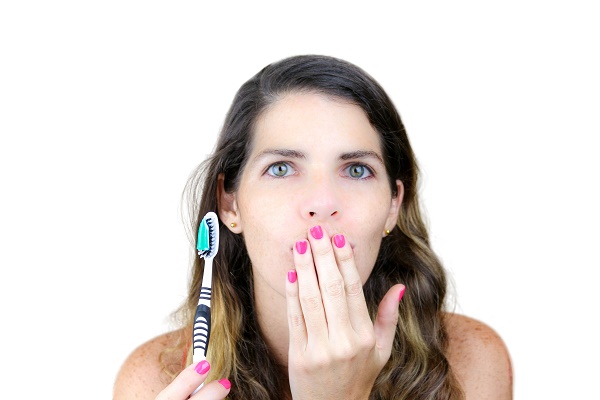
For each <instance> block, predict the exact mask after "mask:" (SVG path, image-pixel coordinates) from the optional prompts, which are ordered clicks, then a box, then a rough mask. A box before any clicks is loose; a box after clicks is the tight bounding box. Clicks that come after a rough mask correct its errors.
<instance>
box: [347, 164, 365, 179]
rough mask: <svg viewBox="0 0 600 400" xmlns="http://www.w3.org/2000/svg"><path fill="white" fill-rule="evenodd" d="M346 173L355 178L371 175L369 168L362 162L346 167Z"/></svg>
mask: <svg viewBox="0 0 600 400" xmlns="http://www.w3.org/2000/svg"><path fill="white" fill-rule="evenodd" d="M347 171H348V175H349V176H350V177H351V178H355V179H364V178H368V177H369V176H371V170H370V169H369V168H368V167H367V166H366V165H363V164H352V165H351V166H349V167H348V169H347Z"/></svg>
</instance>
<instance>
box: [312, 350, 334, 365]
mask: <svg viewBox="0 0 600 400" xmlns="http://www.w3.org/2000/svg"><path fill="white" fill-rule="evenodd" d="M311 364H312V365H313V368H316V369H324V368H327V367H329V366H330V365H331V357H330V355H329V354H328V353H327V352H326V351H320V352H317V353H316V354H314V356H313V359H312V362H311Z"/></svg>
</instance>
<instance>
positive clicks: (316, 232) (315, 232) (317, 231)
mask: <svg viewBox="0 0 600 400" xmlns="http://www.w3.org/2000/svg"><path fill="white" fill-rule="evenodd" d="M310 234H311V235H312V237H314V238H315V239H321V238H322V237H323V229H321V227H320V226H319V225H317V226H313V227H312V228H310Z"/></svg>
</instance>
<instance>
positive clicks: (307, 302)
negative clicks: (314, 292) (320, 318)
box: [300, 296, 323, 311]
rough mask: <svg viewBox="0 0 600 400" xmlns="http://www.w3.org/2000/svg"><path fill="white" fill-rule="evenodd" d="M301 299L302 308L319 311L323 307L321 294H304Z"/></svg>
mask: <svg viewBox="0 0 600 400" xmlns="http://www.w3.org/2000/svg"><path fill="white" fill-rule="evenodd" d="M300 301H301V302H302V308H303V309H305V310H307V311H317V310H319V309H321V308H322V307H323V303H322V301H321V297H319V296H302V297H301V298H300Z"/></svg>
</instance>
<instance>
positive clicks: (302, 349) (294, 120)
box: [114, 93, 512, 399]
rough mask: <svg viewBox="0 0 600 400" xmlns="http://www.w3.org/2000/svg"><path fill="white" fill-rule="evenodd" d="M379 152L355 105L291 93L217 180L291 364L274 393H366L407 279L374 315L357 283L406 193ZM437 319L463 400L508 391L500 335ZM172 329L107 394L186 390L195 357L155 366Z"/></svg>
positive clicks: (259, 299)
mask: <svg viewBox="0 0 600 400" xmlns="http://www.w3.org/2000/svg"><path fill="white" fill-rule="evenodd" d="M381 158H382V152H381V143H380V138H379V135H378V133H377V132H376V131H375V130H374V129H373V127H372V126H371V125H370V124H369V121H368V119H367V117H366V115H365V114H364V112H363V111H362V109H360V108H359V107H358V106H355V105H352V104H348V103H345V102H341V101H339V100H333V99H330V98H326V97H324V96H322V95H319V94H311V93H303V94H298V93H296V94H288V95H286V96H285V97H284V98H282V99H280V100H279V101H278V102H277V103H275V104H274V105H273V106H272V107H271V108H269V109H268V111H266V112H265V113H264V114H263V115H262V116H261V118H260V119H259V120H258V123H257V126H256V131H255V136H254V141H253V146H252V151H251V154H250V156H249V158H248V163H247V165H246V167H245V169H244V171H243V172H242V176H241V180H240V185H239V188H238V190H237V191H236V192H235V193H226V192H224V191H223V189H222V187H223V181H222V177H221V179H220V182H219V184H220V188H221V189H220V191H219V208H220V209H219V216H220V218H221V220H222V221H223V222H224V223H225V224H226V225H227V226H230V229H231V230H232V231H233V232H234V233H237V234H241V235H243V236H244V239H245V242H246V246H247V249H248V254H249V255H250V258H251V261H252V266H253V275H254V287H255V300H256V307H257V315H258V320H259V324H260V326H261V328H262V332H263V334H264V335H265V339H266V342H267V344H268V345H269V347H270V348H271V349H272V351H273V354H274V355H275V357H276V358H277V361H278V362H279V363H280V364H282V365H284V366H287V367H288V371H289V381H290V393H286V394H282V398H286V397H287V398H294V399H367V398H368V395H369V392H370V390H371V387H372V385H373V382H374V380H375V378H376V377H377V375H378V373H379V372H380V371H381V369H382V367H383V366H384V364H385V363H386V362H387V360H388V359H389V355H390V352H391V345H392V342H393V337H394V333H395V326H396V324H397V318H398V307H399V301H400V306H401V300H400V299H401V294H402V293H403V291H404V290H405V288H404V286H403V285H401V284H398V285H395V286H393V287H392V288H390V290H389V291H388V293H387V294H386V296H385V297H384V298H383V299H382V301H381V303H380V306H379V309H378V314H377V318H376V320H375V322H374V323H373V322H371V320H370V318H369V315H368V313H367V308H366V303H365V300H364V296H363V292H362V283H363V282H365V281H366V279H367V278H368V276H369V274H370V273H371V270H372V268H373V265H374V263H375V259H376V257H377V252H378V250H379V247H380V244H381V240H382V238H383V237H384V236H385V230H386V229H392V228H393V226H395V223H396V220H397V217H398V212H399V209H400V205H401V202H402V193H403V186H402V182H400V181H396V182H395V184H396V188H397V192H398V195H397V196H395V197H394V196H392V190H391V188H390V184H389V180H388V178H387V175H386V172H385V168H384V165H383V163H382V162H381ZM232 223H233V224H235V225H233V226H232V225H231V224H232ZM406 290H410V288H406ZM445 323H446V326H447V328H448V335H449V349H448V357H449V360H450V363H451V366H452V367H453V370H454V372H455V374H456V375H457V377H458V379H459V381H460V382H461V384H462V386H463V389H464V391H465V394H466V395H467V399H510V398H512V395H511V391H512V382H511V375H512V374H511V372H510V359H509V357H508V353H507V351H506V348H505V346H504V344H503V343H502V341H501V339H500V338H499V337H498V336H497V335H496V334H495V333H494V332H493V331H492V330H491V329H490V328H488V327H487V326H485V325H484V324H482V323H480V322H478V321H474V320H471V319H468V318H466V317H463V316H458V315H448V317H447V318H446V321H445ZM178 334H181V333H177V332H175V333H171V334H169V335H164V336H161V337H159V338H156V339H154V340H152V341H150V342H148V343H147V344H145V345H143V346H141V347H140V348H139V349H137V350H136V351H135V352H134V353H133V354H132V356H130V358H129V359H128V360H127V361H126V363H125V365H124V366H123V368H122V370H121V372H120V374H119V377H118V378H117V383H116V385H115V397H114V398H115V399H129V398H149V399H150V398H155V397H156V394H157V393H159V392H160V394H159V395H158V397H156V398H160V399H167V398H168V399H184V398H186V397H187V395H189V394H190V393H191V391H190V388H192V387H194V388H195V387H196V386H197V384H199V381H201V380H203V379H204V375H202V374H198V373H197V372H195V371H194V369H193V366H192V367H191V368H188V369H186V370H185V371H184V372H182V374H181V375H180V377H181V376H182V377H181V379H180V378H177V380H176V381H175V382H173V383H171V384H169V385H166V383H165V381H164V379H161V376H163V375H162V374H163V373H162V372H161V371H160V370H159V369H158V366H157V364H158V358H157V355H158V354H160V350H162V349H163V348H164V347H165V346H166V345H167V344H168V343H169V342H172V341H174V340H175V339H174V338H175V337H176V336H177V335H178ZM172 356H173V362H176V361H177V360H179V362H180V358H178V355H176V354H173V355H172ZM163 378H164V376H163ZM195 385H196V386H195ZM217 385H219V384H218V383H217V382H211V383H210V384H208V385H206V386H205V388H203V389H202V390H201V391H200V392H199V393H198V394H196V395H195V396H194V397H192V398H194V399H196V398H197V399H209V398H210V399H212V398H214V399H221V398H224V397H225V396H226V392H228V390H226V389H225V388H224V387H223V386H217ZM192 390H193V389H192ZM134 394H135V395H137V396H141V397H134Z"/></svg>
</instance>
